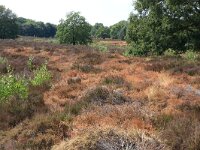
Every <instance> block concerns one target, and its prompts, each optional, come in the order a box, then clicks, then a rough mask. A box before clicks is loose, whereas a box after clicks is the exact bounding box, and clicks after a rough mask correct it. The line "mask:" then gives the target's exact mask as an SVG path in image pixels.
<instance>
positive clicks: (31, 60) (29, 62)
mask: <svg viewBox="0 0 200 150" xmlns="http://www.w3.org/2000/svg"><path fill="white" fill-rule="evenodd" d="M33 60H34V57H33V56H30V57H29V58H28V61H27V66H28V68H29V69H30V70H33V68H34V65H33Z"/></svg>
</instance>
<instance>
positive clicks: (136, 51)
mask: <svg viewBox="0 0 200 150" xmlns="http://www.w3.org/2000/svg"><path fill="white" fill-rule="evenodd" d="M147 53H148V52H147V51H143V50H141V49H137V48H135V47H132V46H128V47H127V50H126V51H125V52H124V56H146V55H147Z"/></svg>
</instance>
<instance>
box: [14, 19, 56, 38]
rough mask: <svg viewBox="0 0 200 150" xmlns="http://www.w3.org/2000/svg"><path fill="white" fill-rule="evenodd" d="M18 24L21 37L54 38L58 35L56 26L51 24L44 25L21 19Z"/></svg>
mask: <svg viewBox="0 0 200 150" xmlns="http://www.w3.org/2000/svg"><path fill="white" fill-rule="evenodd" d="M17 24H18V25H19V35H22V36H36V37H54V36H55V34H56V25H53V24H51V23H46V24H44V23H43V22H36V21H34V20H31V19H25V18H22V17H19V18H18V19H17Z"/></svg>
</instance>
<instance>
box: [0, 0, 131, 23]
mask: <svg viewBox="0 0 200 150" xmlns="http://www.w3.org/2000/svg"><path fill="white" fill-rule="evenodd" d="M132 3H133V2H132V0H0V4H2V5H5V6H6V7H7V8H10V9H11V10H12V11H13V12H15V13H16V14H17V15H18V16H20V17H25V18H30V19H34V20H37V21H44V22H51V23H55V24H58V22H59V20H60V19H61V18H65V15H66V13H67V12H70V11H80V12H81V15H83V16H84V17H85V18H86V19H87V20H88V21H89V22H90V23H91V24H94V23H96V22H102V23H104V24H105V25H108V26H109V25H112V24H114V23H116V22H118V21H120V20H126V19H127V18H128V16H129V14H130V12H131V11H132V10H133V6H132Z"/></svg>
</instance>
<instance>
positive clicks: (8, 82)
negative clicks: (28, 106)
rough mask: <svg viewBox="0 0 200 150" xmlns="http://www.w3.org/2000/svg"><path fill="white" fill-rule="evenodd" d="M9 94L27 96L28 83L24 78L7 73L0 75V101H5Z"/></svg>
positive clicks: (23, 97)
mask: <svg viewBox="0 0 200 150" xmlns="http://www.w3.org/2000/svg"><path fill="white" fill-rule="evenodd" d="M11 96H19V97H20V98H22V99H25V98H27V97H28V84H27V81H26V80H25V79H24V78H20V77H17V76H14V75H13V74H12V73H9V74H8V75H3V76H1V77H0V102H5V101H7V100H8V99H9V98H10V97H11Z"/></svg>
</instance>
